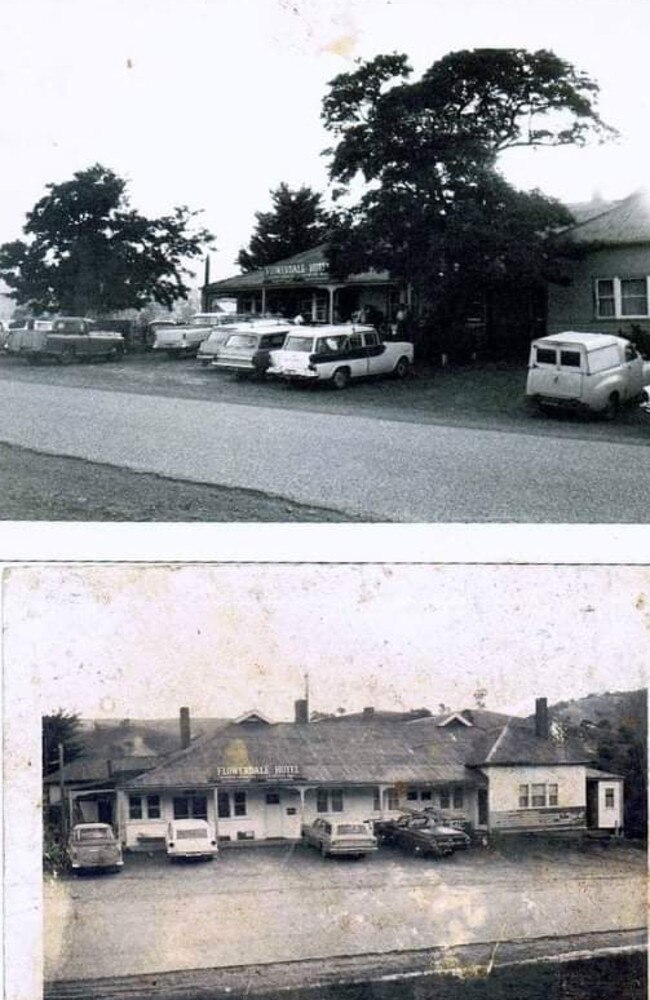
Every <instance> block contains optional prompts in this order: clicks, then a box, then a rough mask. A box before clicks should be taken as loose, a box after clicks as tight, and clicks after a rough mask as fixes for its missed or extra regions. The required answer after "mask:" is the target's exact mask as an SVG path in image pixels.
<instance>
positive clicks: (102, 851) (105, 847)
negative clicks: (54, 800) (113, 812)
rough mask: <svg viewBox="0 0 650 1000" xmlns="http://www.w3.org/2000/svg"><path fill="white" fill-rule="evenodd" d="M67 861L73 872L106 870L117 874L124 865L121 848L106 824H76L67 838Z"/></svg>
mask: <svg viewBox="0 0 650 1000" xmlns="http://www.w3.org/2000/svg"><path fill="white" fill-rule="evenodd" d="M67 855H68V861H69V862H70V867H71V868H72V870H73V871H74V872H79V871H89V870H94V869H100V868H103V869H107V870H109V871H114V872H118V871H119V870H120V869H121V868H122V866H123V865H124V859H123V857H122V847H121V845H120V842H119V841H118V840H117V839H116V837H115V834H114V833H113V829H112V827H111V826H109V825H108V823H77V824H76V826H73V827H72V830H71V831H70V836H69V838H68V848H67Z"/></svg>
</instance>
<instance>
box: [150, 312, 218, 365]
mask: <svg viewBox="0 0 650 1000" xmlns="http://www.w3.org/2000/svg"><path fill="white" fill-rule="evenodd" d="M232 322H233V318H232V314H229V313H226V312H222V313H197V314H196V316H193V317H192V319H191V320H190V322H189V323H184V324H168V323H165V324H164V325H163V324H160V325H155V327H154V330H155V339H154V342H153V350H154V351H164V353H165V354H166V355H167V357H168V358H181V357H196V355H197V353H198V351H199V348H200V347H201V344H202V343H203V341H204V340H207V338H208V337H209V336H210V333H211V332H212V330H214V329H215V328H217V327H219V326H222V325H223V324H226V323H232Z"/></svg>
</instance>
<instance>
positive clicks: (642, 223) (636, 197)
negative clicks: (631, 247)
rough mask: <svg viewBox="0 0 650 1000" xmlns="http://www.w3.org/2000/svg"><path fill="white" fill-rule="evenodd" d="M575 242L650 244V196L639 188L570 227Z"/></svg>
mask: <svg viewBox="0 0 650 1000" xmlns="http://www.w3.org/2000/svg"><path fill="white" fill-rule="evenodd" d="M565 235H566V236H568V237H569V239H571V240H572V242H574V243H580V244H593V243H600V244H604V245H609V246H612V245H617V244H629V243H648V242H650V193H649V192H648V191H647V190H645V189H641V190H639V191H635V192H634V193H633V194H631V195H630V196H629V197H627V198H623V199H622V201H617V202H614V203H613V204H610V205H605V207H603V209H602V211H600V212H598V213H597V214H596V215H592V216H591V217H588V218H586V219H584V220H583V221H579V222H578V223H577V224H576V225H575V226H571V227H569V228H568V229H567V230H566V231H565Z"/></svg>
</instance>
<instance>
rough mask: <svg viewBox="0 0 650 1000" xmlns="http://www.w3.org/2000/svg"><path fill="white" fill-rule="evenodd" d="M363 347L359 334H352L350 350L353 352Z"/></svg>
mask: <svg viewBox="0 0 650 1000" xmlns="http://www.w3.org/2000/svg"><path fill="white" fill-rule="evenodd" d="M362 347H363V341H362V339H361V334H360V333H353V334H352V335H351V337H350V349H351V350H353V351H358V350H360V349H361V348H362Z"/></svg>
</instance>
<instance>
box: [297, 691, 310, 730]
mask: <svg viewBox="0 0 650 1000" xmlns="http://www.w3.org/2000/svg"><path fill="white" fill-rule="evenodd" d="M293 705H294V710H295V720H296V723H297V724H298V725H299V726H306V725H307V723H308V722H309V709H308V707H307V706H308V702H307V699H306V698H298V699H297V701H294V703H293Z"/></svg>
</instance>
